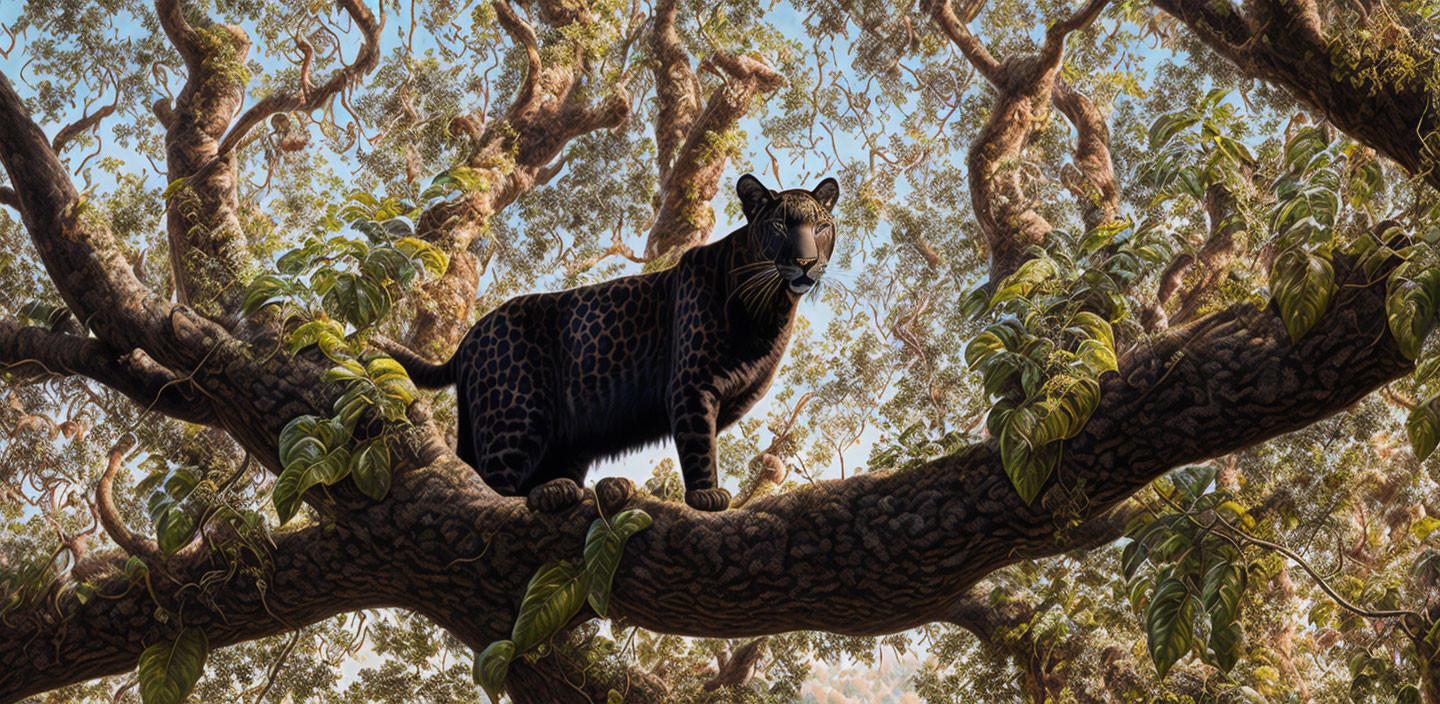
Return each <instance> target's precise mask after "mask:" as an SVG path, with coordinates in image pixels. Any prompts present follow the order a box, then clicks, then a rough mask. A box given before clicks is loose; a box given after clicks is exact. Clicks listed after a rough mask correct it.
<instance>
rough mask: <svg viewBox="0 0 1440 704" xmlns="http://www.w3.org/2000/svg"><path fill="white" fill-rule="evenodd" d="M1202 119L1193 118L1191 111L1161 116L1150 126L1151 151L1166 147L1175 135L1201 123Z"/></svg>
mask: <svg viewBox="0 0 1440 704" xmlns="http://www.w3.org/2000/svg"><path fill="white" fill-rule="evenodd" d="M1199 121H1200V118H1198V117H1191V116H1190V115H1189V111H1188V110H1187V111H1183V112H1175V113H1170V114H1169V115H1161V116H1160V117H1159V118H1157V119H1156V120H1155V122H1153V123H1152V124H1151V125H1150V149H1151V151H1154V150H1157V149H1159V148H1161V147H1163V146H1165V145H1166V144H1167V143H1169V141H1170V140H1171V139H1173V138H1174V137H1175V135H1177V134H1180V133H1181V132H1183V131H1185V130H1186V129H1187V128H1189V127H1191V126H1193V125H1194V124H1195V123H1197V122H1199Z"/></svg>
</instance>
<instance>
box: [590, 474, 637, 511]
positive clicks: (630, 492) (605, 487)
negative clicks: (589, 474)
mask: <svg viewBox="0 0 1440 704" xmlns="http://www.w3.org/2000/svg"><path fill="white" fill-rule="evenodd" d="M634 495H635V483H634V482H632V481H630V480H629V479H625V478H624V477H605V478H604V479H601V480H600V481H598V482H595V498H596V500H598V501H599V502H600V511H601V513H603V514H604V515H607V516H609V515H611V514H614V513H616V512H618V511H619V510H620V509H621V508H622V507H624V506H625V503H626V502H627V501H629V500H630V497H632V496H634Z"/></svg>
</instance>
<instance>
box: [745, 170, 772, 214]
mask: <svg viewBox="0 0 1440 704" xmlns="http://www.w3.org/2000/svg"><path fill="white" fill-rule="evenodd" d="M735 193H736V194H738V195H739V196H740V210H742V211H744V213H745V219H746V220H754V219H755V216H756V215H759V214H760V211H761V210H764V209H765V206H767V205H770V202H771V201H773V200H774V199H775V194H774V193H773V192H772V191H771V190H770V189H768V188H766V187H765V184H763V183H760V179H758V178H755V176H754V175H753V174H745V175H744V176H741V177H740V180H739V181H738V182H737V183H736V184H735Z"/></svg>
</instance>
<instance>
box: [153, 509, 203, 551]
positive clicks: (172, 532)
mask: <svg viewBox="0 0 1440 704" xmlns="http://www.w3.org/2000/svg"><path fill="white" fill-rule="evenodd" d="M198 527H199V526H197V525H195V519H194V518H192V517H191V516H190V514H189V513H187V512H186V511H185V510H184V509H181V508H176V509H174V510H170V511H166V512H165V513H163V514H161V515H160V520H159V522H157V523H156V524H155V541H156V542H157V543H159V545H160V550H161V551H163V552H164V553H165V554H166V555H174V554H175V553H177V552H179V551H180V548H183V547H185V546H186V545H189V544H190V539H191V538H194V537H195V531H196V530H197V529H198Z"/></svg>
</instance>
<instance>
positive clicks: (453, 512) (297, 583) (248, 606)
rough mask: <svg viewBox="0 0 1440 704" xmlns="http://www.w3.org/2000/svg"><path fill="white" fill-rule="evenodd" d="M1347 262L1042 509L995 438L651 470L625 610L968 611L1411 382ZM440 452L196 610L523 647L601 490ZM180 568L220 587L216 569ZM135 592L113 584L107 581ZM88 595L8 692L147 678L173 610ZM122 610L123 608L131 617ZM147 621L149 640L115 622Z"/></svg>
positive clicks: (1215, 335) (1139, 376)
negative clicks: (375, 615)
mask: <svg viewBox="0 0 1440 704" xmlns="http://www.w3.org/2000/svg"><path fill="white" fill-rule="evenodd" d="M1336 270H1337V277H1338V282H1339V284H1340V289H1339V290H1340V291H1342V294H1341V295H1340V296H1339V298H1338V300H1337V301H1336V303H1335V305H1334V306H1333V308H1332V310H1331V311H1330V312H1328V313H1327V314H1326V315H1325V316H1324V317H1323V318H1322V319H1321V320H1320V322H1319V323H1318V324H1317V325H1316V326H1315V328H1314V329H1312V330H1311V331H1310V332H1309V333H1308V334H1307V335H1306V336H1305V337H1303V338H1302V339H1301V340H1300V341H1299V342H1292V341H1291V340H1290V338H1289V335H1288V333H1287V332H1286V330H1285V327H1284V325H1283V323H1282V322H1281V320H1280V318H1279V315H1278V314H1277V313H1276V312H1275V310H1274V309H1273V308H1272V309H1267V310H1256V309H1254V308H1251V307H1249V306H1247V305H1240V306H1236V307H1234V308H1232V309H1230V310H1229V311H1226V312H1224V313H1220V314H1216V315H1212V316H1210V317H1207V318H1204V319H1202V320H1200V321H1197V322H1196V323H1193V324H1191V325H1189V326H1184V327H1181V328H1178V329H1173V330H1171V331H1169V332H1167V333H1165V334H1163V335H1159V336H1157V337H1155V338H1153V339H1152V340H1151V341H1150V343H1149V344H1146V345H1137V346H1135V347H1134V348H1133V349H1131V350H1130V351H1129V352H1127V353H1126V354H1125V355H1124V357H1123V358H1122V359H1121V361H1120V370H1119V372H1118V373H1112V374H1108V375H1106V376H1105V377H1104V378H1103V379H1102V397H1101V402H1100V407H1099V408H1098V409H1097V411H1096V412H1095V414H1094V415H1093V416H1092V418H1091V419H1090V421H1089V423H1088V424H1087V425H1086V426H1085V429H1084V430H1083V431H1082V432H1081V433H1080V435H1078V436H1076V437H1074V438H1072V439H1070V440H1068V441H1067V442H1066V448H1065V453H1064V456H1063V459H1062V461H1061V465H1060V467H1059V469H1058V470H1057V471H1056V473H1055V475H1054V476H1053V477H1052V479H1051V480H1050V482H1049V484H1048V485H1047V487H1046V488H1045V491H1044V492H1043V493H1042V495H1041V497H1040V498H1039V499H1038V500H1037V501H1036V502H1035V503H1033V504H1030V505H1026V504H1025V503H1023V502H1022V501H1020V499H1019V498H1018V495H1017V494H1016V493H1015V490H1014V488H1013V487H1012V486H1011V484H1010V479H1009V478H1008V477H1007V476H1006V474H1005V472H1004V470H1003V468H1002V466H1001V462H1000V457H999V451H998V448H997V446H996V444H995V442H994V441H988V442H986V443H982V444H980V445H976V446H973V447H971V448H969V449H967V450H964V451H962V452H960V453H958V454H956V455H953V456H950V457H946V458H942V459H940V460H937V461H935V462H932V463H930V464H928V465H926V466H923V467H921V468H918V469H914V470H909V471H905V472H899V473H890V472H876V473H866V474H859V475H856V476H854V477H851V478H849V479H845V480H840V481H829V482H820V483H818V484H816V485H813V486H809V487H805V488H802V489H799V490H796V491H792V492H789V493H786V494H781V495H777V496H768V497H764V498H760V499H756V500H754V501H752V502H750V503H748V504H747V505H746V506H745V507H744V508H742V509H738V510H731V511H726V512H721V513H715V514H702V513H698V512H695V511H693V510H691V509H689V508H687V507H685V506H683V505H680V504H674V503H665V502H659V501H655V500H653V499H649V498H644V497H639V498H637V497H632V496H629V493H628V491H624V490H621V489H618V488H617V487H623V488H628V487H629V484H628V482H625V481H624V480H606V481H605V482H602V485H601V486H600V487H597V491H599V492H600V497H599V500H600V502H601V503H603V504H604V510H605V513H606V514H607V515H611V514H613V513H614V512H615V511H616V510H618V509H620V508H622V507H640V508H643V509H645V510H646V511H647V512H649V513H650V515H651V516H652V517H653V518H654V524H653V525H652V526H651V527H650V528H649V529H647V530H645V531H643V532H641V533H639V534H638V535H636V536H634V537H633V538H631V540H630V542H629V545H628V546H627V548H626V551H625V555H624V557H623V558H622V560H621V563H620V567H619V570H618V572H617V574H616V580H615V592H614V593H615V597H614V601H613V602H612V605H611V609H612V612H613V615H614V616H617V617H620V618H623V619H624V620H625V621H626V622H627V623H630V624H634V625H639V626H642V627H645V628H649V629H652V630H656V631H661V632H666V633H678V634H685V635H695V636H713V637H753V636H759V635H766V634H772V633H779V632H784V631H791V630H797V629H814V630H825V631H831V632H836V633H844V634H856V635H874V634H883V633H892V632H896V631H899V630H904V629H907V628H911V627H915V626H918V625H921V624H925V623H929V622H932V621H937V620H947V619H951V618H954V617H955V605H956V603H957V599H960V598H962V597H963V595H964V594H965V593H966V592H967V591H968V590H970V589H971V588H973V587H974V585H975V584H976V583H978V582H979V581H980V580H981V579H983V578H984V577H985V576H986V575H988V574H990V573H991V572H993V571H994V570H996V569H999V568H1001V567H1004V566H1005V565H1009V564H1013V563H1015V562H1018V561H1020V560H1024V559H1032V558H1036V557H1042V556H1046V555H1053V554H1055V553H1057V552H1058V551H1061V550H1063V549H1065V547H1066V542H1065V541H1063V540H1062V541H1057V540H1056V536H1057V534H1063V533H1062V531H1061V527H1062V526H1066V525H1075V522H1076V521H1079V522H1080V523H1081V525H1085V524H1086V522H1088V521H1090V520H1091V519H1094V518H1095V517H1097V516H1103V515H1104V514H1105V513H1106V512H1108V511H1109V510H1110V509H1111V508H1113V507H1115V506H1117V505H1119V504H1120V503H1122V502H1123V501H1124V500H1125V499H1126V498H1127V497H1129V496H1131V495H1133V494H1134V493H1135V492H1137V491H1139V490H1140V489H1141V488H1143V487H1144V486H1146V485H1147V484H1148V483H1149V482H1150V481H1152V480H1153V479H1155V478H1156V477H1158V476H1160V475H1162V474H1163V473H1165V472H1166V471H1168V470H1170V469H1171V468H1173V467H1175V466H1177V465H1181V464H1187V463H1193V462H1198V461H1203V460H1205V459H1208V458H1212V457H1216V456H1219V455H1223V454H1227V453H1229V452H1233V451H1235V450H1238V449H1241V448H1244V447H1248V446H1251V445H1253V444H1256V443H1258V442H1262V441H1264V440H1266V439H1269V438H1272V437H1274V436H1276V435H1279V434H1281V433H1284V432H1288V431H1291V430H1295V429H1298V428H1302V427H1305V426H1306V425H1309V424H1311V423H1313V422H1315V421H1317V420H1320V419H1322V418H1325V417H1327V416H1329V415H1331V414H1334V413H1336V412H1338V411H1340V410H1342V409H1344V408H1347V407H1349V406H1350V405H1352V404H1353V403H1354V402H1355V401H1356V400H1357V399H1359V398H1360V397H1362V396H1363V395H1365V394H1366V393H1369V392H1370V391H1372V390H1373V389H1375V388H1377V387H1379V386H1381V385H1383V384H1385V383H1387V382H1388V381H1390V380H1392V379H1394V378H1396V377H1398V376H1400V375H1401V374H1404V373H1406V372H1408V371H1409V370H1410V369H1411V368H1412V367H1411V364H1410V363H1409V362H1408V361H1407V360H1406V359H1405V358H1404V357H1403V356H1402V355H1401V354H1400V352H1399V350H1398V349H1397V347H1396V345H1395V343H1394V341H1393V339H1391V338H1390V336H1389V334H1388V332H1387V330H1386V322H1385V316H1384V314H1383V312H1384V299H1385V283H1384V275H1385V274H1386V273H1388V272H1386V271H1381V272H1378V273H1377V274H1376V277H1377V278H1375V279H1365V278H1363V276H1362V274H1361V272H1358V271H1356V269H1355V268H1354V267H1352V266H1351V265H1350V263H1349V262H1348V261H1346V260H1344V259H1341V260H1339V261H1337V263H1336ZM432 461H433V465H432V466H433V469H434V470H436V471H425V472H407V473H404V474H402V475H400V476H399V477H398V478H397V483H396V485H395V486H394V487H392V489H391V495H390V496H389V497H388V498H387V499H386V501H385V502H383V503H381V504H369V505H368V507H365V508H363V509H359V510H355V511H353V512H347V513H342V514H341V515H340V516H338V517H337V522H336V523H335V524H334V526H333V528H327V529H325V530H318V531H317V532H316V533H312V532H311V531H309V530H305V531H302V532H301V533H300V534H295V536H294V537H292V536H281V537H277V539H276V542H277V543H279V545H278V546H277V548H278V549H276V550H274V551H273V552H272V558H271V559H272V560H273V563H271V564H272V565H273V569H274V570H275V573H276V575H277V576H276V577H275V578H272V579H271V580H270V581H269V584H270V585H271V586H270V587H269V588H268V591H267V594H269V595H272V596H270V597H267V598H266V600H265V601H264V602H262V600H261V598H260V596H258V595H257V594H256V593H255V592H253V591H251V590H248V589H245V588H243V584H244V582H243V581H240V582H229V583H227V584H236V585H240V588H231V587H229V586H227V587H226V588H225V591H224V593H223V594H221V595H217V599H218V601H217V604H219V605H218V606H208V605H206V604H205V603H203V602H199V603H191V602H188V601H187V602H186V605H185V606H184V612H183V613H184V618H185V622H186V623H187V624H191V625H201V626H202V627H204V628H206V631H207V633H211V640H212V642H216V643H217V644H225V643H230V642H235V641H237V640H241V639H244V638H254V637H261V636H264V635H270V634H273V633H276V632H279V631H281V630H285V629H286V628H290V627H295V626H298V625H300V624H303V623H308V622H311V621H313V620H314V619H316V618H321V617H323V616H325V615H329V614H333V613H337V612H339V611H343V610H348V609H352V608H362V607H370V606H381V605H393V606H404V607H407V608H414V609H416V610H418V611H420V612H422V613H424V614H426V615H427V616H429V617H430V618H432V619H434V620H435V621H436V622H437V623H439V624H440V625H442V626H444V627H446V628H447V629H449V630H450V631H452V632H453V633H455V634H456V635H457V637H459V638H461V639H462V640H463V641H464V642H465V643H466V644H467V645H470V646H472V647H477V648H483V647H484V646H485V645H487V644H488V643H489V642H490V641H492V640H495V639H498V638H503V637H504V636H505V634H506V633H508V632H509V628H510V625H511V622H512V620H513V614H514V613H515V609H516V608H517V607H518V602H519V599H520V598H521V595H522V594H523V593H524V586H525V582H526V581H527V580H528V579H529V576H530V575H531V574H533V571H534V569H535V568H536V567H538V566H539V565H540V564H542V563H544V562H546V561H549V560H555V559H568V558H573V557H575V556H576V555H578V554H579V552H580V550H581V547H582V546H583V544H584V536H585V534H586V531H587V530H588V527H589V525H590V523H591V522H592V521H593V520H594V519H595V517H596V516H597V515H598V512H599V509H598V508H597V506H596V502H594V501H592V502H587V503H584V504H581V505H580V506H579V507H577V508H575V509H573V510H571V511H569V512H567V513H564V514H560V515H550V514H542V513H534V512H531V511H528V510H526V509H525V507H524V500H523V499H519V498H504V499H502V498H500V497H497V496H495V495H494V493H493V492H489V491H488V490H487V489H486V488H485V487H484V485H483V483H481V482H480V481H479V479H478V478H477V477H476V476H475V475H474V474H473V472H469V471H465V468H463V466H460V465H459V463H458V461H456V460H455V459H454V457H453V455H450V454H449V453H443V452H442V453H440V454H439V455H437V456H436V457H435V458H434V459H433V460H432ZM1092 525H1093V524H1092ZM1104 532H1105V531H1098V533H1101V534H1103V533H1104ZM1079 533H1081V534H1085V535H1088V534H1090V532H1089V531H1079ZM298 536H305V537H303V538H302V537H298ZM477 556H483V557H484V559H476V558H477ZM176 569H188V570H189V571H188V572H185V573H184V574H186V575H187V578H188V579H190V580H198V578H199V577H200V576H201V575H202V574H203V573H204V572H205V571H207V570H210V569H214V567H212V566H209V565H196V564H189V565H181V566H179V567H177V568H176ZM281 575H284V576H281ZM316 575H326V577H325V578H323V579H316V577H315V576H316ZM124 588H125V585H124V584H122V583H120V582H118V581H111V582H106V586H103V588H102V593H104V594H108V595H114V594H118V593H120V592H121V591H123V589H124ZM178 598H183V599H185V600H188V599H190V598H192V597H191V596H190V593H189V592H185V591H183V590H182V591H181V592H179V593H178V595H177V596H174V597H172V596H170V595H166V594H162V595H161V604H162V605H164V606H166V608H167V609H171V610H172V611H177V612H178V610H179V606H180V605H179V604H176V603H174V602H173V601H171V599H178ZM193 598H195V599H196V600H197V602H198V600H199V598H200V595H199V594H196V595H195V596H194V597H193ZM66 599H67V598H62V599H61V607H60V609H59V611H58V612H57V613H59V614H60V615H61V617H62V619H63V618H64V617H65V616H67V615H72V614H73V615H74V616H75V617H74V618H73V620H70V621H64V620H62V621H60V622H46V621H44V620H43V619H42V620H41V621H40V622H39V623H38V625H37V624H36V622H35V621H33V620H32V619H29V618H27V619H24V620H23V622H22V624H20V625H17V624H16V622H15V621H13V620H12V621H11V622H10V624H11V625H8V626H0V643H14V644H16V645H14V646H11V647H10V649H9V650H0V664H7V663H10V662H17V661H24V662H27V663H31V664H32V665H34V666H33V667H30V668H28V669H27V668H18V669H17V668H0V672H6V673H12V672H18V673H20V674H10V675H9V677H8V679H5V680H0V701H8V700H13V699H14V698H15V697H16V696H19V695H23V694H28V693H32V692H37V691H41V690H43V689H47V688H50V687H54V686H59V685H62V684H65V683H69V682H74V681H77V680H79V679H83V678H86V677H93V676H99V675H102V674H109V673H113V672H117V671H121V670H123V669H127V668H129V667H131V666H133V663H134V658H135V656H136V655H137V654H138V652H139V649H140V648H141V647H143V646H144V645H146V644H148V643H151V642H154V641H155V639H156V638H157V637H158V635H154V636H147V635H145V634H147V633H148V634H161V633H169V632H171V631H168V630H166V629H173V628H174V627H175V626H174V623H173V622H171V623H169V624H164V625H161V624H156V623H155V622H154V621H153V620H152V619H150V616H149V614H150V613H152V612H153V604H152V603H151V602H150V601H149V597H148V596H144V597H140V596H127V597H126V598H125V599H121V600H104V599H97V600H93V601H91V602H90V604H87V605H83V606H82V605H78V604H76V603H72V601H73V600H72V601H67V600H66ZM265 603H268V605H269V607H270V608H271V610H272V611H271V613H273V614H277V615H278V616H279V618H276V617H275V616H273V615H269V613H267V612H266V611H265V609H264V608H263V607H264V605H265ZM119 604H124V605H126V606H125V610H122V611H121V612H120V613H121V614H123V618H119V617H117V616H116V615H115V612H114V611H113V609H115V608H116V605H119ZM142 607H143V608H142ZM41 611H43V610H41ZM222 614H223V616H224V617H225V618H224V619H222V617H221V615H222ZM36 617H37V618H39V616H38V615H37V616H36ZM227 619H228V620H227ZM132 621H133V623H132ZM65 624H68V625H65ZM240 624H244V625H240ZM23 629H29V630H23ZM212 629H213V633H212V632H211V631H212ZM127 631H130V632H135V633H139V634H140V636H139V637H138V638H131V639H125V640H116V639H113V638H108V637H102V636H101V634H105V633H123V632H127ZM32 643H44V644H45V645H44V646H43V648H42V647H39V646H35V645H32Z"/></svg>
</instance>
